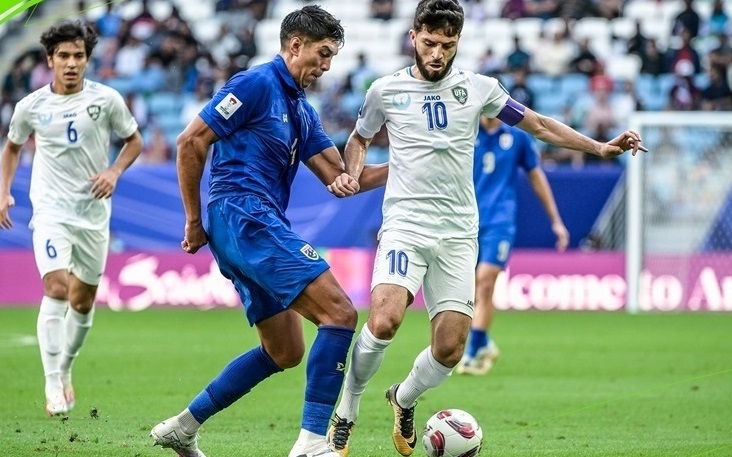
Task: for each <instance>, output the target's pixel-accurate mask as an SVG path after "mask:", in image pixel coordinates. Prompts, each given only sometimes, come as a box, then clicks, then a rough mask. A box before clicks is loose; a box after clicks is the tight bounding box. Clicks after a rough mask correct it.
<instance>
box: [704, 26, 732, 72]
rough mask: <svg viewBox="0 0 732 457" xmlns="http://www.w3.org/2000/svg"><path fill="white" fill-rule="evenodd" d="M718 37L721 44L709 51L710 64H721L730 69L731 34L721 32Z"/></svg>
mask: <svg viewBox="0 0 732 457" xmlns="http://www.w3.org/2000/svg"><path fill="white" fill-rule="evenodd" d="M717 39H718V42H719V44H718V45H717V46H716V47H715V48H714V49H712V50H711V51H710V52H709V65H719V66H720V67H722V68H726V69H728V70H729V69H730V67H731V66H732V46H730V43H729V34H726V33H720V34H718V35H717Z"/></svg>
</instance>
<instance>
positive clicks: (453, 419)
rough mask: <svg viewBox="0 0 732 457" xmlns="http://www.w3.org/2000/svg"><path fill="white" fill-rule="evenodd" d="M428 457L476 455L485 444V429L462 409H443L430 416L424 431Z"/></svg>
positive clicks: (423, 439) (425, 448)
mask: <svg viewBox="0 0 732 457" xmlns="http://www.w3.org/2000/svg"><path fill="white" fill-rule="evenodd" d="M422 444H423V445H424V450H425V452H426V453H427V456H428V457H475V456H477V455H478V454H480V448H481V446H482V445H483V430H481V428H480V425H478V421H476V420H475V418H474V417H473V416H471V415H470V414H468V413H466V412H465V411H463V410H460V409H443V410H442V411H440V412H438V413H436V414H435V415H434V416H432V417H430V418H429V420H428V421H427V425H425V427H424V432H423V433H422Z"/></svg>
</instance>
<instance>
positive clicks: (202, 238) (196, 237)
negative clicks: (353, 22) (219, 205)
mask: <svg viewBox="0 0 732 457" xmlns="http://www.w3.org/2000/svg"><path fill="white" fill-rule="evenodd" d="M206 243H208V237H207V236H206V231H205V230H204V229H203V224H202V223H201V222H200V221H199V222H186V233H185V236H184V237H183V241H181V242H180V247H181V248H183V250H184V251H186V252H187V253H189V254H195V253H196V252H197V251H198V250H199V249H201V248H202V247H203V246H205V245H206Z"/></svg>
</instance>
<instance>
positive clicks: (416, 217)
mask: <svg viewBox="0 0 732 457" xmlns="http://www.w3.org/2000/svg"><path fill="white" fill-rule="evenodd" d="M463 21H464V14H463V10H462V7H461V6H460V4H459V3H458V1H457V0H422V1H420V2H419V4H418V5H417V8H416V12H415V16H414V21H413V25H412V30H410V32H409V34H410V38H411V40H412V43H413V45H414V47H415V64H414V65H412V66H410V67H407V68H405V69H402V70H400V71H397V72H396V73H394V74H392V75H388V76H385V77H383V78H380V79H378V80H377V81H376V82H374V83H373V84H372V86H371V87H370V88H369V90H368V92H367V94H366V98H365V100H364V104H363V106H362V107H361V110H360V112H359V117H358V120H357V122H356V127H355V129H354V131H353V133H352V134H351V136H350V137H349V140H348V142H347V145H346V149H345V152H344V161H345V165H346V174H344V175H341V176H339V177H338V178H336V180H335V181H334V182H333V183H332V184H331V186H330V187H329V189H331V190H332V191H336V192H340V193H346V191H347V188H348V186H347V183H349V182H353V180H354V179H355V180H358V177H359V175H360V173H361V169H362V167H363V164H364V157H365V155H366V150H367V148H368V146H369V143H370V142H371V139H372V138H373V137H374V135H375V134H376V133H377V132H378V131H379V129H380V128H381V127H382V125H384V124H385V125H386V128H387V132H388V135H389V153H390V159H389V177H388V180H387V183H386V192H385V195H384V204H383V224H382V226H381V230H380V233H379V246H378V249H377V253H376V259H375V264H374V272H373V279H372V285H371V313H370V315H369V318H368V321H367V323H366V325H364V326H363V328H362V329H361V332H360V334H359V336H358V337H357V339H356V342H355V344H354V345H353V349H352V358H351V365H350V367H349V370H348V373H347V374H346V381H345V384H344V390H343V393H342V396H341V400H340V403H339V405H338V407H337V408H336V416H335V418H334V420H333V424H332V425H331V428H330V429H329V439H330V441H331V443H332V444H333V445H334V447H335V448H336V449H337V450H339V453H340V454H341V455H343V456H345V455H346V454H347V453H348V441H349V439H350V436H351V432H352V430H353V426H354V424H355V423H356V421H357V419H358V413H359V402H360V398H361V395H362V394H363V392H364V390H365V388H366V385H367V383H368V382H369V380H370V379H371V378H372V377H373V375H374V374H375V373H376V371H377V369H378V368H379V366H380V365H381V362H382V361H383V359H384V351H385V350H386V348H387V346H388V345H389V343H391V341H392V338H393V337H394V335H395V334H396V331H397V329H398V328H399V326H400V324H401V322H402V320H403V318H404V313H405V311H406V309H407V307H408V306H409V305H410V304H411V303H412V301H413V299H414V296H415V294H416V293H417V291H418V289H419V288H420V286H422V287H423V292H424V298H425V302H426V307H427V312H428V315H429V319H430V325H431V345H430V346H429V347H427V348H426V349H424V350H423V351H422V352H421V353H420V354H419V355H418V356H417V358H416V360H415V361H414V365H413V368H412V370H411V371H410V372H409V374H408V375H407V377H406V378H405V379H404V380H403V381H402V382H400V383H396V384H394V385H392V386H391V387H390V388H389V389H388V390H387V391H386V398H387V400H388V402H389V403H390V405H391V406H392V408H393V410H394V416H395V418H394V428H393V432H392V438H393V441H394V445H395V447H396V449H397V451H398V452H399V453H400V454H401V455H405V456H406V455H411V454H412V452H413V451H414V446H415V444H416V442H417V437H416V435H415V430H414V408H415V405H416V400H417V398H418V397H419V396H420V395H422V394H423V393H424V392H425V391H427V390H428V389H431V388H434V387H437V386H439V385H440V384H441V383H442V382H443V381H444V380H445V379H446V378H447V377H448V376H449V375H450V373H451V372H452V370H453V367H455V365H456V364H457V363H458V362H459V361H460V359H461V357H462V355H463V350H464V347H465V340H466V337H467V335H468V331H469V329H470V322H471V318H472V316H473V309H474V304H473V300H474V292H475V266H476V261H477V240H476V237H477V233H478V211H477V205H476V200H475V193H474V187H473V154H474V146H475V137H476V134H477V131H478V121H479V118H480V116H481V115H484V116H486V117H496V118H498V119H500V120H502V121H503V122H504V123H506V124H509V125H517V126H518V127H519V128H521V129H522V130H525V131H527V132H529V133H531V134H532V135H534V136H535V137H536V138H538V139H540V140H542V141H544V142H547V143H552V144H555V145H557V146H560V147H565V148H569V149H575V150H580V151H584V152H587V153H591V154H596V155H598V156H601V157H613V156H617V155H619V154H622V153H623V151H626V150H629V149H632V151H633V154H635V153H636V152H637V151H638V150H643V151H645V148H644V147H643V146H641V144H640V141H641V138H640V136H639V135H638V133H636V132H633V131H625V132H623V133H622V134H621V135H619V136H618V137H617V138H614V139H613V140H611V141H609V142H607V143H599V142H597V141H595V140H593V139H590V138H588V137H586V136H584V135H581V134H580V133H578V132H576V131H574V130H573V129H571V128H570V127H567V126H566V125H564V124H562V123H560V122H558V121H556V120H554V119H551V118H548V117H545V116H542V115H540V114H538V113H535V112H533V111H532V110H530V109H528V108H525V107H524V106H522V105H521V104H520V103H518V102H516V101H515V100H513V99H511V97H510V96H509V94H508V93H506V91H505V90H504V89H503V87H502V86H501V85H500V84H499V83H498V82H497V81H496V80H495V79H493V78H490V77H487V76H482V75H476V74H474V73H472V72H470V71H465V70H460V69H457V68H453V66H452V63H453V60H454V59H455V55H456V52H457V48H458V39H459V37H460V33H461V30H462V27H463Z"/></svg>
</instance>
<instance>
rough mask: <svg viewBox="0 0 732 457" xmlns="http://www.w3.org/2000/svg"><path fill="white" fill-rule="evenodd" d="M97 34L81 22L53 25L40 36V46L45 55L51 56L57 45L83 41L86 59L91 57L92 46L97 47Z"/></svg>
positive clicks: (65, 22) (89, 26)
mask: <svg viewBox="0 0 732 457" xmlns="http://www.w3.org/2000/svg"><path fill="white" fill-rule="evenodd" d="M97 37H98V35H97V32H96V30H94V28H93V27H92V26H91V25H89V24H87V23H85V22H81V21H78V20H77V21H71V20H68V21H63V22H59V23H58V24H56V25H54V26H53V27H51V28H50V29H48V30H47V31H45V32H44V33H43V35H41V44H42V45H43V47H44V49H45V50H46V55H48V56H49V57H50V56H52V55H53V53H54V52H55V51H56V48H57V47H58V45H59V44H61V43H65V42H68V41H76V40H84V49H85V50H86V58H87V59H88V58H89V57H91V54H92V51H93V50H94V46H96V45H97Z"/></svg>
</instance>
